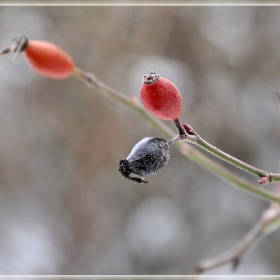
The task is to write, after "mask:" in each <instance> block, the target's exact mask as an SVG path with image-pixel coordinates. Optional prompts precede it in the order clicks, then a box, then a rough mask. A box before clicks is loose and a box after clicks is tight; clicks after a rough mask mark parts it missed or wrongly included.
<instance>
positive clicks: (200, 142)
mask: <svg viewBox="0 0 280 280" xmlns="http://www.w3.org/2000/svg"><path fill="white" fill-rule="evenodd" d="M193 132H194V131H193ZM194 134H195V135H192V136H191V135H188V136H187V137H186V141H188V142H190V143H193V144H195V145H197V146H199V147H201V148H203V149H204V150H206V151H207V152H209V153H211V154H213V155H215V156H216V157H218V158H220V159H222V160H224V161H226V162H228V163H230V164H232V165H234V166H235V167H237V168H240V169H242V170H243V171H246V172H249V173H251V174H253V175H256V176H258V177H259V178H260V180H259V184H260V185H265V184H267V183H269V182H278V181H280V174H277V173H271V172H268V171H265V170H262V169H259V168H257V167H254V166H252V165H250V164H248V163H245V162H243V161H242V160H239V159H237V158H235V157H233V156H231V155H229V154H227V153H225V152H223V151H222V150H220V149H218V148H217V147H215V146H213V145H211V144H209V143H208V142H207V141H205V140H204V139H203V138H202V137H200V136H199V135H198V134H197V133H196V132H194Z"/></svg>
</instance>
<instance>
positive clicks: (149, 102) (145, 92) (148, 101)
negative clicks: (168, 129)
mask: <svg viewBox="0 0 280 280" xmlns="http://www.w3.org/2000/svg"><path fill="white" fill-rule="evenodd" d="M140 95H141V100H142V103H143V105H144V107H145V108H146V110H147V111H149V112H150V113H151V114H153V115H154V116H156V117H158V118H160V119H163V120H175V119H178V118H179V116H180V115H181V112H182V104H183V102H182V96H181V93H180V91H179V89H178V88H177V87H176V86H175V85H174V84H173V83H172V82H170V81H169V80H167V79H165V78H163V77H160V76H159V75H158V74H156V73H155V72H149V73H147V74H146V75H144V76H143V78H142V88H141V93H140Z"/></svg>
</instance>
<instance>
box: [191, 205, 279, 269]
mask: <svg viewBox="0 0 280 280" xmlns="http://www.w3.org/2000/svg"><path fill="white" fill-rule="evenodd" d="M279 226H280V210H279V209H278V210H276V211H271V209H268V210H266V211H265V212H264V213H263V215H262V217H261V219H260V220H259V221H258V223H257V224H256V225H255V226H254V227H253V228H252V229H251V230H250V231H249V232H248V233H247V234H246V235H245V236H244V237H243V238H242V239H241V240H240V241H239V242H238V243H237V244H236V245H235V246H234V247H233V248H232V249H230V250H229V251H227V252H225V253H223V254H221V255H218V256H216V257H214V258H210V259H208V260H204V261H201V262H200V263H199V264H198V266H197V267H196V268H195V271H196V273H198V274H202V273H204V272H206V271H208V270H210V269H214V268H216V267H219V266H222V265H225V264H227V263H231V264H232V268H233V269H236V268H237V267H238V265H239V264H240V262H241V259H242V258H243V257H244V255H245V254H246V253H247V252H248V251H249V250H251V249H252V248H253V247H254V246H256V245H257V244H258V243H259V242H260V241H261V240H262V239H263V238H264V237H265V236H267V235H268V234H270V233H272V232H273V231H275V230H276V229H278V228H279Z"/></svg>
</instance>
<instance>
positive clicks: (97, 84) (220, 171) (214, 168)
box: [73, 67, 280, 204]
mask: <svg viewBox="0 0 280 280" xmlns="http://www.w3.org/2000/svg"><path fill="white" fill-rule="evenodd" d="M73 76H74V77H76V78H78V79H80V80H82V81H83V82H85V83H86V84H87V86H89V87H90V88H96V89H97V90H98V91H100V92H101V93H103V94H104V95H105V96H107V97H108V98H110V99H112V100H114V101H117V102H119V103H121V104H123V105H125V106H126V107H128V108H130V109H132V110H133V111H134V112H135V113H137V114H138V115H140V116H141V117H142V118H143V119H144V120H146V121H147V122H148V123H149V124H150V125H151V126H153V127H154V128H155V129H156V130H157V131H158V132H159V133H161V134H162V135H164V137H166V138H174V137H175V135H174V132H173V131H172V130H171V129H170V128H169V127H168V126H166V125H165V124H163V123H162V122H161V121H159V120H158V119H156V118H154V117H153V116H151V115H150V114H148V113H147V111H146V110H145V109H144V108H143V107H142V106H140V105H139V104H138V103H137V101H135V99H132V98H128V97H126V96H124V95H122V94H121V93H119V92H117V91H115V90H113V89H112V88H110V87H108V86H107V85H105V84H103V83H102V82H101V81H99V80H98V79H97V78H96V77H95V76H94V75H93V74H91V73H87V72H85V71H83V70H81V69H79V68H77V67H76V68H75V69H74V72H73ZM183 127H184V129H185V130H186V128H185V126H183ZM188 132H189V133H188V135H187V137H188V139H191V138H193V136H195V133H194V131H193V130H192V129H190V130H189V131H188ZM175 138H176V137H175ZM171 140H172V139H171ZM175 142H176V141H175ZM175 142H174V143H175ZM177 142H178V141H177ZM175 146H176V147H177V148H178V149H179V150H180V151H181V153H182V154H183V155H185V156H186V157H188V158H189V159H190V160H192V161H193V162H196V163H197V164H199V165H200V166H202V167H204V168H205V169H206V170H208V171H209V172H211V173H213V174H214V175H216V176H218V177H220V178H221V179H223V180H224V181H226V182H228V183H230V184H231V185H233V186H235V187H238V188H239V189H241V190H243V191H246V192H249V193H250V194H253V195H255V196H257V197H259V198H261V199H263V200H266V201H273V202H276V203H278V204H280V197H279V196H277V195H274V194H273V193H272V192H271V191H268V190H264V189H261V188H257V187H256V186H255V185H254V184H252V183H251V182H250V181H248V180H245V179H244V178H243V177H241V176H238V175H237V174H234V173H233V172H231V171H229V170H227V169H226V168H224V167H223V166H221V165H219V164H218V163H216V162H215V161H213V160H211V159H210V158H208V157H206V156H205V155H203V154H202V153H200V152H199V151H198V150H197V149H195V148H194V147H192V146H190V145H188V143H186V142H178V143H176V145H175Z"/></svg>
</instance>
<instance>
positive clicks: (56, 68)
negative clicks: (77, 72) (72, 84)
mask: <svg viewBox="0 0 280 280" xmlns="http://www.w3.org/2000/svg"><path fill="white" fill-rule="evenodd" d="M23 52H24V54H25V56H26V58H27V61H28V62H29V64H30V66H31V67H32V68H33V70H34V71H35V72H37V73H38V74H41V75H43V76H46V77H49V78H53V79H64V78H67V77H69V76H71V75H72V72H73V69H74V62H73V60H72V58H71V57H70V56H69V55H68V54H67V53H66V52H64V51H63V50H62V49H60V48H59V47H57V46H56V45H54V44H52V43H49V42H46V41H35V40H34V41H28V43H27V46H26V48H25V49H24V50H23Z"/></svg>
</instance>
